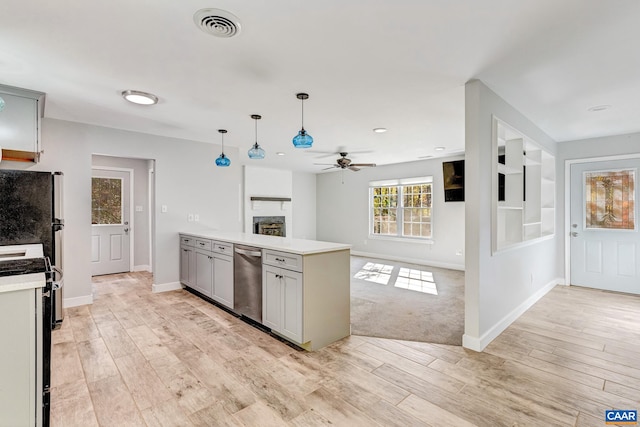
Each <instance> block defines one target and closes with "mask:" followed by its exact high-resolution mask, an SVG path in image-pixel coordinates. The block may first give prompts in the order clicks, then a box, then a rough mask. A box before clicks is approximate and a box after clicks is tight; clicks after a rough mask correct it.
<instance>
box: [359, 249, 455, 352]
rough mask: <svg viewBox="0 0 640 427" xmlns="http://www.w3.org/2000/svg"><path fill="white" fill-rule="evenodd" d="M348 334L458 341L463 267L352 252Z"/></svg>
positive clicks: (429, 340)
mask: <svg viewBox="0 0 640 427" xmlns="http://www.w3.org/2000/svg"><path fill="white" fill-rule="evenodd" d="M406 288H409V289H406ZM351 333H352V334H354V335H365V336H372V337H380V338H394V339H401V340H407V341H423V342H431V343H438V344H451V345H461V344H462V334H463V333H464V272H462V271H456V270H447V269H444V268H435V267H426V266H423V265H415V264H404V263H398V262H391V261H386V260H381V259H373V258H361V257H355V256H352V257H351Z"/></svg>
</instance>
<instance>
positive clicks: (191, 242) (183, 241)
mask: <svg viewBox="0 0 640 427" xmlns="http://www.w3.org/2000/svg"><path fill="white" fill-rule="evenodd" d="M195 245H196V238H195V237H185V236H180V246H192V247H193V246H195Z"/></svg>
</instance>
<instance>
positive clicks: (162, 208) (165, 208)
mask: <svg viewBox="0 0 640 427" xmlns="http://www.w3.org/2000/svg"><path fill="white" fill-rule="evenodd" d="M160 212H162V213H167V205H162V206H161V207H160Z"/></svg>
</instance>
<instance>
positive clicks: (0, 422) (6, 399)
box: [0, 273, 45, 426]
mask: <svg viewBox="0 0 640 427" xmlns="http://www.w3.org/2000/svg"><path fill="white" fill-rule="evenodd" d="M44 283H45V279H44V274H43V273H38V274H26V275H22V276H7V277H0V337H2V350H0V426H40V425H42V416H41V413H42V390H43V389H42V387H43V384H42V375H43V373H42V357H43V356H42V347H41V345H42V342H43V341H42V340H43V338H42V323H43V322H42V320H43V319H42V286H43V285H44Z"/></svg>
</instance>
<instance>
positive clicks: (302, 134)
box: [293, 93, 313, 148]
mask: <svg viewBox="0 0 640 427" xmlns="http://www.w3.org/2000/svg"><path fill="white" fill-rule="evenodd" d="M296 98H298V99H299V100H300V101H301V102H302V129H300V130H299V131H298V134H297V135H296V136H295V137H294V138H293V146H294V147H296V148H310V147H311V146H312V145H313V137H312V136H311V135H309V134H308V133H307V131H306V130H304V100H305V99H309V94H306V93H298V94H296Z"/></svg>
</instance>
